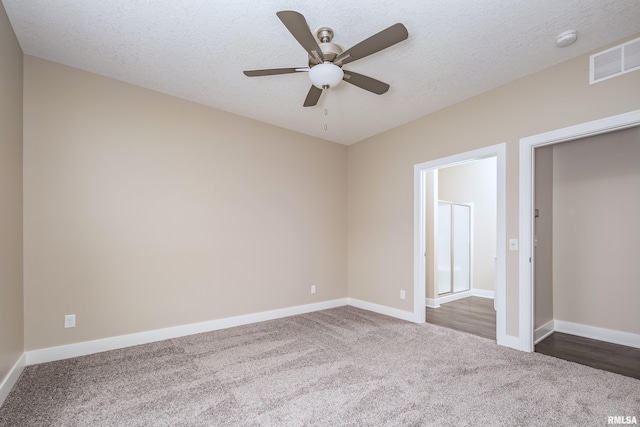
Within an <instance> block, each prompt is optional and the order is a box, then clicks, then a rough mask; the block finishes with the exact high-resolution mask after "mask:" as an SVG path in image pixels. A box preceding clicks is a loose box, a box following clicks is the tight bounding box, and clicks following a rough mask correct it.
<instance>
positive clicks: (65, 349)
mask: <svg viewBox="0 0 640 427" xmlns="http://www.w3.org/2000/svg"><path fill="white" fill-rule="evenodd" d="M348 301H349V299H348V298H341V299H335V300H330V301H323V302H318V303H313V304H305V305H298V306H295V307H288V308H282V309H278V310H270V311H263V312H260V313H252V314H246V315H242V316H235V317H227V318H224V319H217V320H210V321H207V322H200V323H192V324H189V325H182V326H174V327H171V328H164V329H156V330H153V331H146V332H138V333H135V334H129V335H121V336H117V337H110V338H104V339H99V340H93V341H84V342H79V343H75V344H68V345H62V346H58V347H49V348H43V349H40V350H31V351H28V352H26V353H25V354H26V364H27V365H34V364H38V363H45V362H53V361H55V360H62V359H69V358H72V357H78V356H85V355H87V354H93V353H100V352H103V351H109V350H116V349H119V348H124V347H131V346H134V345H140V344H148V343H151V342H156V341H162V340H167V339H172V338H178V337H182V336H186V335H193V334H199V333H202V332H210V331H215V330H219V329H226V328H231V327H234V326H241V325H247V324H250V323H256V322H264V321H266V320H273V319H279V318H282V317H288V316H295V315H297V314H304V313H310V312H313V311H318V310H326V309H329V308H335V307H341V306H344V305H348V304H349V303H348ZM372 311H375V310H372ZM411 314H412V315H413V313H411Z"/></svg>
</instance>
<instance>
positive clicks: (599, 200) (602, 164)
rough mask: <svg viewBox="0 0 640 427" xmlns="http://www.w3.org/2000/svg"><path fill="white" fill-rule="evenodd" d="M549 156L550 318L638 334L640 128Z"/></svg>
mask: <svg viewBox="0 0 640 427" xmlns="http://www.w3.org/2000/svg"><path fill="white" fill-rule="evenodd" d="M637 93H640V92H636V94H637ZM553 151H554V153H553V212H554V214H553V313H554V317H555V319H556V320H562V321H567V322H574V323H579V324H583V325H589V326H596V327H600V328H606V329H613V330H618V331H623V332H630V333H635V334H640V310H638V303H639V302H640V263H639V262H638V260H640V244H639V243H638V242H640V221H638V218H640V127H636V128H633V129H628V130H623V131H618V132H614V133H609V134H605V135H599V136H595V137H591V138H585V139H582V140H576V141H570V142H565V143H562V144H558V145H555V146H554V147H553Z"/></svg>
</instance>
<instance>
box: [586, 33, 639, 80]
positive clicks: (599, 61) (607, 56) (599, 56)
mask: <svg viewBox="0 0 640 427" xmlns="http://www.w3.org/2000/svg"><path fill="white" fill-rule="evenodd" d="M589 62H590V67H589V84H593V83H597V82H600V81H602V80H606V79H610V78H611V77H616V76H619V75H621V74H625V73H628V72H630V71H634V70H640V38H638V39H635V40H631V41H629V42H626V43H623V44H621V45H619V46H616V47H612V48H611V49H607V50H604V51H602V52H599V53H596V54H595V55H591V57H590V60H589Z"/></svg>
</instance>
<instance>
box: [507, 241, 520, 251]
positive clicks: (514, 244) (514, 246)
mask: <svg viewBox="0 0 640 427" xmlns="http://www.w3.org/2000/svg"><path fill="white" fill-rule="evenodd" d="M509 250H510V251H517V250H518V239H509Z"/></svg>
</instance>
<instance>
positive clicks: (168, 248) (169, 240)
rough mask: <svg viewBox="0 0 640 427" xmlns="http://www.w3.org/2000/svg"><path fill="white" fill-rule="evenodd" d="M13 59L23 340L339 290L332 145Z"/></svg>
mask: <svg viewBox="0 0 640 427" xmlns="http://www.w3.org/2000/svg"><path fill="white" fill-rule="evenodd" d="M24 67H25V69H24V79H25V93H24V121H25V123H24V124H25V132H24V145H25V152H24V177H25V181H24V192H25V208H24V209H25V211H24V221H25V240H24V245H25V261H24V262H25V277H24V280H25V346H26V349H27V350H33V349H38V348H44V347H50V346H57V345H62V344H68V343H74V342H79V341H86V340H92V339H98V338H104V337H110V336H116V335H121V334H128V333H134V332H140V331H146V330H152V329H157V328H163V327H170V326H176V325H181V324H188V323H193V322H199V321H207V320H212V319H218V318H225V317H229V316H235V315H241V314H247V313H255V312H260V311H264V310H272V309H278V308H285V307H290V306H296V305H301V304H307V303H313V302H320V301H325V300H331V299H335V298H342V297H346V296H347V284H346V278H347V252H346V251H347V228H346V227H347V217H346V212H347V206H346V203H347V188H346V179H347V178H346V174H347V169H346V166H347V148H346V147H345V146H342V145H339V144H334V143H330V142H326V141H321V140H319V139H316V138H312V137H309V136H305V135H302V134H298V133H294V132H291V131H287V130H283V129H280V128H277V127H274V126H270V125H266V124H263V123H260V122H257V121H253V120H250V119H246V118H242V117H240V116H236V115H232V114H228V113H224V112H221V111H218V110H215V109H211V108H208V107H204V106H201V105H197V104H193V103H190V102H186V101H183V100H179V99H176V98H172V97H169V96H166V95H162V94H159V93H155V92H152V91H149V90H145V89H142V88H139V87H135V86H131V85H128V84H125V83H121V82H117V81H115V80H111V79H108V78H104V77H100V76H97V75H95V74H90V73H87V72H83V71H80V70H77V69H73V68H69V67H65V66H62V65H58V64H55V63H52V62H47V61H44V60H41V59H36V58H33V57H29V56H27V57H25V64H24ZM311 285H316V286H317V293H316V294H315V295H312V294H311V293H310V287H311ZM72 313H74V314H76V315H77V327H76V328H74V329H63V316H64V315H65V314H72Z"/></svg>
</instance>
